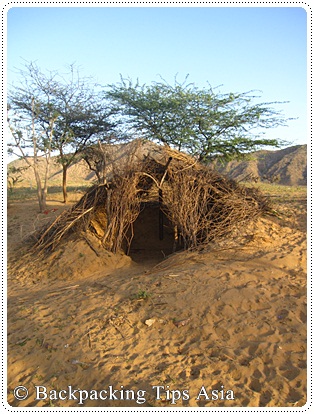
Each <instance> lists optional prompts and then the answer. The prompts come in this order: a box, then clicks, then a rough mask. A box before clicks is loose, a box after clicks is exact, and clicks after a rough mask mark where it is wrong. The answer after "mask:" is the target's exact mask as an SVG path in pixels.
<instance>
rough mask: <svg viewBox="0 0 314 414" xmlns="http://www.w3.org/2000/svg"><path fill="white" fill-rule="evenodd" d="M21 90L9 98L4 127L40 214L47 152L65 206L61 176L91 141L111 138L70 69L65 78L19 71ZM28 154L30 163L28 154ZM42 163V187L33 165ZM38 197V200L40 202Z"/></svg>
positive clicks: (87, 88) (96, 105) (98, 105)
mask: <svg viewBox="0 0 314 414" xmlns="http://www.w3.org/2000/svg"><path fill="white" fill-rule="evenodd" d="M20 75H21V78H22V82H21V84H22V86H19V87H12V88H11V91H10V93H9V108H10V113H11V114H14V115H13V116H11V117H8V120H9V126H10V129H11V132H12V136H13V142H12V143H10V144H9V147H10V148H9V149H10V151H11V152H13V151H14V150H15V149H16V148H17V149H18V150H19V153H20V155H21V156H22V157H23V158H24V159H25V161H26V162H27V163H28V164H29V165H30V163H31V166H32V167H33V169H34V172H35V178H36V183H37V191H38V199H39V204H40V210H41V211H42V210H43V209H44V208H45V204H46V196H47V189H48V178H49V164H50V157H51V154H52V152H53V151H57V154H58V155H57V160H58V162H59V163H60V164H61V166H62V172H63V173H62V189H63V198H64V202H66V201H67V190H66V181H67V171H68V168H69V167H70V166H71V165H72V164H73V163H74V162H76V161H77V158H78V154H79V153H80V152H81V151H82V150H83V149H84V148H85V147H86V146H87V145H89V144H92V143H94V142H97V140H103V139H105V140H108V139H109V138H108V137H112V136H113V134H112V133H111V131H112V130H113V128H114V125H113V123H111V122H110V121H109V117H110V112H109V110H108V109H107V104H106V101H105V100H104V99H103V96H102V95H100V91H98V92H97V90H96V88H95V85H93V83H92V81H91V79H89V78H82V77H81V76H80V74H79V71H78V70H76V68H75V67H74V66H73V65H72V66H70V71H69V72H68V73H66V74H60V73H58V72H49V73H48V74H46V73H43V72H42V71H41V70H40V69H39V68H38V67H37V66H36V65H35V64H34V63H30V64H27V65H25V69H24V70H20ZM27 147H28V149H30V148H32V151H33V159H32V162H31V161H30V158H29V157H28V155H29V154H28V151H26V150H25V149H26V148H27ZM40 159H44V160H45V162H46V164H45V165H46V169H45V178H44V184H42V183H41V177H40V174H39V168H38V166H39V160H40ZM40 194H42V196H40Z"/></svg>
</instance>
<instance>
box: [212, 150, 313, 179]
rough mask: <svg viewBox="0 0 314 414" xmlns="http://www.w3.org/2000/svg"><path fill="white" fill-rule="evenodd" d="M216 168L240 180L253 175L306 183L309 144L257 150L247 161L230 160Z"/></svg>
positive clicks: (256, 177) (252, 177) (260, 177)
mask: <svg viewBox="0 0 314 414" xmlns="http://www.w3.org/2000/svg"><path fill="white" fill-rule="evenodd" d="M215 169H217V170H218V171H219V172H221V173H222V174H226V175H228V176H229V177H231V178H234V179H236V180H239V181H240V180H245V179H246V178H247V177H251V179H253V180H255V181H266V182H271V183H277V184H283V185H306V182H307V146H306V145H295V146H293V147H288V148H284V149H281V150H277V151H266V150H262V151H257V152H255V153H252V154H251V155H250V159H248V160H246V161H230V162H228V163H227V164H225V165H219V164H217V163H216V164H215Z"/></svg>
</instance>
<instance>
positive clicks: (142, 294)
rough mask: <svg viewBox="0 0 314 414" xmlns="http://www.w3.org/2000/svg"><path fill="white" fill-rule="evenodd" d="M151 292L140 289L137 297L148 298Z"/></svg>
mask: <svg viewBox="0 0 314 414" xmlns="http://www.w3.org/2000/svg"><path fill="white" fill-rule="evenodd" d="M149 297H150V294H149V293H148V292H146V290H142V289H140V290H139V291H138V293H137V299H148V298H149Z"/></svg>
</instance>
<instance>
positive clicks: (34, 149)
mask: <svg viewBox="0 0 314 414" xmlns="http://www.w3.org/2000/svg"><path fill="white" fill-rule="evenodd" d="M20 75H21V78H22V81H21V85H20V86H17V87H14V88H13V90H12V91H11V92H10V93H9V96H8V118H7V120H8V125H9V129H10V131H11V135H12V139H13V142H9V143H8V151H9V152H10V153H12V154H15V155H18V156H19V157H21V158H23V159H24V160H25V161H26V163H27V165H28V166H29V167H31V168H32V169H33V171H34V174H35V180H36V185H37V198H38V203H39V210H40V212H42V211H44V210H45V209H46V200H47V191H48V177H49V168H50V159H51V153H52V149H53V133H54V127H55V122H56V120H57V118H58V113H57V112H56V111H55V108H54V105H53V101H52V98H51V91H52V90H53V89H54V88H55V80H54V75H53V74H51V75H50V76H48V77H46V76H43V75H42V74H41V73H40V71H39V70H38V68H37V67H36V66H34V65H33V64H29V65H27V66H26V70H21V71H20ZM16 149H17V150H18V152H17V153H16V152H15V151H16ZM29 151H31V155H30V153H29ZM40 164H43V165H44V173H43V175H41V174H40Z"/></svg>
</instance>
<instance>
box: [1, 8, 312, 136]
mask: <svg viewBox="0 0 314 414" xmlns="http://www.w3.org/2000/svg"><path fill="white" fill-rule="evenodd" d="M7 29H8V31H7V33H8V36H7V64H8V66H7V68H8V72H7V73H8V82H9V83H12V82H15V81H16V80H17V76H16V73H15V68H17V69H19V68H22V66H23V64H24V61H25V60H26V61H27V62H30V61H32V62H35V61H36V63H37V65H38V66H39V67H40V68H41V69H42V70H46V69H47V70H49V71H50V70H58V71H60V72H62V71H64V70H65V67H66V66H67V65H69V64H72V63H76V65H78V66H79V67H80V68H81V73H82V74H84V75H90V76H93V77H95V78H96V80H97V81H98V82H99V83H101V84H103V85H106V84H110V83H116V82H119V80H120V74H122V75H123V76H124V77H130V78H132V79H133V80H136V79H137V78H138V79H139V81H140V83H151V82H152V81H156V80H159V79H160V78H159V77H158V76H159V75H161V76H162V77H163V78H164V79H166V80H167V81H168V82H169V83H171V82H173V80H174V77H175V75H176V74H178V76H177V79H178V80H179V81H183V80H184V78H185V76H186V75H187V74H189V80H190V82H194V83H195V84H196V85H197V86H199V87H202V86H206V84H207V82H209V83H210V84H211V85H212V86H218V85H222V86H221V87H220V88H219V90H220V91H221V92H246V91H249V90H252V89H254V90H260V91H261V93H262V95H261V96H262V98H261V100H260V101H261V102H272V101H290V103H288V104H285V105H280V106H278V107H277V109H282V110H283V113H284V115H285V116H287V117H298V118H299V119H298V120H295V121H291V122H290V123H289V127H286V128H276V129H274V130H272V131H270V132H269V133H268V136H269V137H270V138H281V139H287V140H289V141H291V143H292V144H304V143H306V142H307V93H306V86H307V13H306V10H304V9H302V8H300V7H297V6H296V7H200V8H199V7H105V6H103V7H12V8H11V9H8V12H7Z"/></svg>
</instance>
